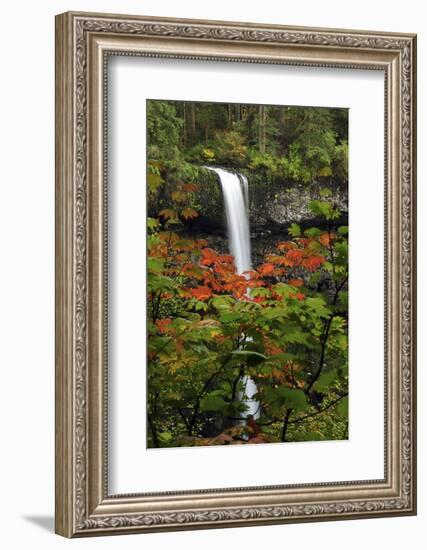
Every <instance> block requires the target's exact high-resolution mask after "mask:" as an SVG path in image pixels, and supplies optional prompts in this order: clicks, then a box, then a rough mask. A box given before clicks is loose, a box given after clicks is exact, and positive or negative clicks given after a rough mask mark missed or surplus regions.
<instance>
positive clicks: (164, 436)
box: [159, 432, 172, 444]
mask: <svg viewBox="0 0 427 550" xmlns="http://www.w3.org/2000/svg"><path fill="white" fill-rule="evenodd" d="M159 439H160V441H161V442H162V443H166V444H167V443H169V442H170V441H171V439H172V434H171V433H169V432H161V433H159Z"/></svg>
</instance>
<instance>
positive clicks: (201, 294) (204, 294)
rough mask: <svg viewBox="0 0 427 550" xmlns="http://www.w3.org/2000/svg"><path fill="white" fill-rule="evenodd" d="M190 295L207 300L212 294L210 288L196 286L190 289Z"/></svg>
mask: <svg viewBox="0 0 427 550" xmlns="http://www.w3.org/2000/svg"><path fill="white" fill-rule="evenodd" d="M191 295H192V296H193V297H194V298H197V299H198V300H207V299H208V298H210V297H211V296H212V289H210V288H209V287H208V286H197V287H196V288H192V289H191Z"/></svg>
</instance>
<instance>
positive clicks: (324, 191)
mask: <svg viewBox="0 0 427 550" xmlns="http://www.w3.org/2000/svg"><path fill="white" fill-rule="evenodd" d="M327 169H328V170H329V172H330V173H329V174H320V172H321V171H322V170H321V171H320V172H319V176H323V175H325V176H330V175H331V169H330V168H329V167H328V168H327ZM323 170H325V168H323ZM319 195H320V196H321V197H330V196H331V195H332V191H331V190H330V189H328V188H327V187H322V189H320V191H319Z"/></svg>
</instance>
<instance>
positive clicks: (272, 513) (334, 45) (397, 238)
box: [56, 13, 416, 537]
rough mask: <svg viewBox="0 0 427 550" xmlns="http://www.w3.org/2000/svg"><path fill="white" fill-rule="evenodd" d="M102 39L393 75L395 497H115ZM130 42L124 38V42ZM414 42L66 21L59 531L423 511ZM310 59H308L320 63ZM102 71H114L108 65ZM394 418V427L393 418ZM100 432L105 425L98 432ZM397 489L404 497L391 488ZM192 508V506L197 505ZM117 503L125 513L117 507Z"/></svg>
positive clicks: (179, 24) (358, 34)
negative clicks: (109, 436)
mask: <svg viewBox="0 0 427 550" xmlns="http://www.w3.org/2000/svg"><path fill="white" fill-rule="evenodd" d="M102 35H105V36H106V37H107V38H108V39H110V38H111V37H113V38H114V39H115V40H116V42H117V44H118V47H117V48H115V49H114V51H113V53H114V54H116V55H135V51H134V49H133V48H132V47H129V45H128V44H127V43H126V41H125V39H126V40H127V39H129V38H130V39H131V41H132V44H134V43H135V40H138V39H146V38H147V37H148V38H150V37H153V38H154V39H155V40H157V41H159V39H161V40H164V41H165V43H166V40H172V41H175V42H176V43H177V44H180V40H183V41H186V42H188V41H190V43H191V42H192V41H194V44H195V45H196V44H202V45H203V44H204V43H207V42H209V43H212V41H213V42H214V44H215V49H216V53H215V55H212V54H209V55H203V53H202V54H196V55H195V54H190V53H188V52H187V53H182V52H181V51H180V50H179V47H178V48H177V50H178V51H177V53H173V52H171V51H170V48H169V50H168V52H167V53H164V52H163V53H162V51H161V46H160V47H158V46H156V48H157V49H156V50H155V51H154V52H153V51H151V52H145V53H144V52H139V53H138V54H139V55H151V56H154V57H159V56H162V55H166V56H168V57H185V58H192V59H209V60H211V61H215V60H227V61H244V62H253V63H260V62H261V63H266V62H268V63H288V64H289V63H293V64H299V65H311V66H313V65H315V66H324V67H326V66H329V67H337V66H339V67H347V68H350V69H351V68H360V67H369V68H373V69H375V68H377V69H378V68H381V69H383V70H384V71H385V75H386V80H388V81H390V82H391V84H390V87H389V89H388V92H387V93H388V99H387V97H386V105H387V101H389V102H391V97H390V96H393V98H394V101H395V104H394V105H395V106H396V107H393V105H391V103H389V107H388V108H386V116H390V115H393V117H394V120H395V123H396V121H398V124H399V128H400V129H399V132H398V134H399V139H398V140H396V141H398V142H396V143H388V144H386V151H387V147H388V150H389V151H390V152H392V153H393V162H394V163H395V164H394V165H393V162H391V163H390V162H389V163H388V166H389V169H390V171H391V172H393V171H394V176H393V174H391V175H390V177H391V178H392V179H391V180H390V181H391V183H392V187H393V189H392V191H391V192H392V194H393V197H394V200H397V201H398V203H399V205H400V206H399V208H398V218H397V221H396V220H395V221H394V225H393V227H390V229H392V231H391V234H390V235H388V238H389V239H390V240H391V243H392V245H393V246H394V247H395V248H397V249H398V251H399V252H398V254H397V256H394V260H395V263H396V260H397V261H398V263H399V265H398V266H395V268H396V269H397V271H396V273H398V274H399V275H400V278H399V280H400V284H399V294H400V298H399V300H398V302H399V303H398V304H396V309H395V311H398V312H400V314H399V318H397V316H396V315H395V316H394V317H393V319H392V324H393V331H394V334H395V335H396V337H397V338H398V339H399V342H400V346H399V355H400V357H399V376H398V378H397V379H399V380H400V385H399V388H396V387H395V388H394V391H397V394H396V395H397V401H398V402H397V404H396V406H397V409H398V411H399V414H398V417H397V418H398V426H396V422H395V421H393V422H394V429H395V430H396V432H395V433H396V434H398V436H397V439H398V441H397V443H396V445H397V447H395V448H396V449H398V451H399V455H398V456H394V457H393V461H394V462H396V461H397V463H398V468H397V470H396V472H397V474H393V475H394V477H395V479H394V484H393V483H391V480H390V479H387V476H386V479H385V480H384V481H385V482H386V483H385V485H384V487H385V489H384V490H386V485H387V483H388V485H387V489H388V490H389V492H388V493H384V495H385V494H387V495H388V496H381V494H375V495H374V493H372V495H371V496H370V493H369V485H370V484H371V485H372V486H373V485H374V484H375V482H374V481H372V480H371V481H370V482H369V481H367V482H364V483H365V486H366V487H367V488H368V489H366V491H367V492H366V491H365V492H363V493H358V494H355V493H354V494H353V493H351V490H352V489H351V487H352V485H354V482H353V483H352V482H348V483H347V484H320V485H317V486H313V487H314V488H316V487H317V489H318V495H319V494H320V493H319V490H320V489H321V487H322V486H323V487H324V486H325V485H326V486H331V487H332V488H334V487H335V486H336V488H337V489H342V488H343V486H346V487H348V494H347V495H346V494H345V493H342V495H341V496H340V497H339V498H335V499H334V498H333V497H327V498H323V497H322V498H319V496H318V497H317V500H316V498H312V497H310V498H309V497H307V499H306V501H305V502H304V497H303V495H301V496H300V497H299V498H300V499H302V502H299V501H294V502H293V501H292V499H291V500H290V501H289V502H287V501H286V498H284V499H283V503H281V504H278V505H268V504H266V502H268V501H261V498H260V504H259V505H256V504H255V505H254V504H251V505H247V506H246V505H240V502H241V498H240V499H239V497H238V496H237V495H236V494H235V493H239V490H235V491H234V493H233V495H234V496H232V497H230V498H235V500H234V501H232V500H230V503H228V502H227V504H226V505H224V499H223V498H221V494H222V492H221V490H218V491H215V492H210V494H209V495H206V497H208V496H209V498H210V500H209V501H208V500H206V502H205V503H204V504H203V502H202V501H203V496H204V495H203V494H204V493H208V491H198V492H194V491H193V495H194V498H195V499H196V500H197V503H195V504H194V506H190V507H187V509H185V507H183V508H181V507H180V506H179V498H181V497H182V498H185V495H183V493H181V494H179V493H173V494H175V495H177V499H178V504H177V503H176V501H174V505H173V506H172V507H171V508H170V507H169V508H168V505H167V497H162V498H163V499H166V500H164V502H165V503H166V504H165V507H164V510H162V509H161V508H160V509H159V507H158V506H157V507H156V506H154V508H153V509H152V510H151V511H150V510H145V509H144V511H141V508H140V507H138V505H139V504H140V501H141V499H138V495H128V496H126V495H123V496H117V497H114V496H108V495H107V494H106V483H105V467H106V456H105V437H106V434H104V439H102V437H101V438H98V439H96V437H93V435H92V433H95V431H94V430H92V428H91V426H92V424H91V423H92V422H95V424H96V423H98V424H102V423H103V422H105V418H104V420H103V419H102V418H100V416H102V414H103V412H104V413H105V411H102V407H101V408H100V407H99V406H98V405H99V404H100V403H101V405H102V403H104V402H103V400H102V398H101V397H99V396H98V397H97V398H96V399H95V401H94V403H95V405H94V406H92V405H90V404H91V402H92V401H91V399H92V398H91V393H92V392H93V391H94V388H93V387H91V386H90V384H89V369H91V368H92V367H91V363H90V357H89V355H90V350H89V346H90V345H91V344H90V335H89V334H88V332H89V329H88V325H89V320H90V319H89V318H90V310H91V307H92V306H91V304H90V301H91V299H92V297H91V293H90V292H89V291H88V287H89V286H90V285H91V284H93V283H91V282H90V280H89V267H90V265H88V255H89V256H90V254H91V252H90V241H91V238H92V235H91V231H92V226H91V223H90V219H89V218H90V208H93V204H91V198H92V196H91V194H90V190H89V189H88V186H89V185H91V184H92V179H91V175H90V169H89V168H90V167H89V164H90V163H91V160H90V159H91V155H92V153H91V147H92V145H93V140H92V139H91V137H90V136H91V134H90V132H89V129H88V126H89V125H90V124H91V120H92V119H91V112H89V111H90V109H89V105H90V104H91V99H90V93H92V92H93V89H92V92H91V86H90V84H89V80H90V72H91V70H92V67H91V65H90V64H91V63H92V62H93V60H92V58H91V55H92V56H93V54H92V53H91V52H92V51H93V50H92V49H91V48H92V45H93V42H92V43H91V40H92V39H93V40H96V39H97V37H101V41H102ZM120 40H123V43H122V44H121V42H120ZM232 42H233V43H239V44H244V45H246V46H248V48H249V50H248V51H250V47H251V46H259V45H261V44H262V45H264V44H267V45H269V44H271V45H273V46H274V47H275V46H286V47H288V46H289V48H290V50H289V51H291V52H292V51H293V50H292V47H297V49H296V50H295V55H294V56H293V57H292V56H289V55H288V56H287V57H286V56H285V58H284V59H281V58H280V54H279V55H274V56H273V57H272V58H269V57H268V55H257V56H256V55H254V56H253V57H251V55H250V54H249V55H247V56H245V57H242V58H239V57H238V56H236V55H235V56H232V57H230V55H228V54H227V53H226V55H224V54H223V53H222V49H223V46H222V45H223V44H230V43H232ZM159 43H161V42H159ZM170 43H171V42H168V44H170ZM91 44H92V45H91ZM415 45H416V43H415V36H413V35H402V34H399V35H392V34H387V33H367V32H363V31H340V30H329V29H327V30H324V29H303V28H285V27H274V26H266V25H263V26H258V25H254V24H243V23H242V24H241V23H225V22H210V21H192V20H164V19H161V18H147V17H141V18H139V17H135V16H111V15H98V14H84V13H81V14H80V13H67V14H63V15H60V16H58V17H57V44H56V46H57V82H56V86H57V178H56V179H57V203H56V204H57V222H56V223H57V279H56V280H57V305H56V308H57V366H56V369H57V374H56V376H57V383H56V426H57V448H56V453H57V464H56V468H57V485H56V530H57V532H58V533H59V534H62V535H64V536H68V537H72V536H87V535H93V534H110V533H113V534H114V533H123V532H135V531H138V532H143V531H156V530H157V531H158V530H173V529H191V528H203V527H205V528H206V527H224V526H235V525H256V524H265V523H277V522H279V523H280V522H282V523H283V522H285V521H313V520H321V519H325V520H326V519H345V518H353V517H376V516H384V515H399V514H414V513H415V507H416V505H415V485H416V477H415V443H416V441H415V257H414V251H415V231H414V227H415V63H416V57H415ZM304 52H307V53H308V54H310V55H309V57H310V56H311V59H308V58H307V56H306V55H304ZM318 52H320V53H318ZM328 52H330V53H328ZM333 52H334V53H336V52H339V53H340V55H341V57H340V59H339V60H338V61H336V60H334V56H333V55H332V53H333ZM359 52H367V53H369V54H370V58H369V59H367V60H364V57H363V55H362V54H361V53H359ZM254 53H255V50H254ZM107 54H108V52H107ZM376 54H381V55H384V56H385V57H383V58H382V59H381V63H380V62H379V60H378V59H376V57H375V56H376ZM103 55H106V51H104V52H103ZM103 65H104V63H103ZM396 68H397V69H396ZM102 70H103V71H105V67H103V69H102ZM98 80H100V79H98ZM96 86H97V90H99V89H101V87H102V86H103V82H101V81H97V82H96ZM95 93H96V91H95ZM396 97H397V99H396ZM396 111H397V112H396ZM98 123H100V121H99V119H98ZM388 139H389V140H390V139H391V137H390V136H389V138H388ZM397 156H398V157H399V158H396V157H397ZM92 164H93V162H92ZM393 166H394V167H393ZM104 170H105V168H104ZM102 177H105V174H102ZM97 375H98V380H99V383H100V386H99V387H98V391H99V392H101V391H102V388H101V386H102V384H103V383H104V382H105V373H102V370H101V371H99V372H98V371H97ZM390 399H391V397H390ZM94 417H97V420H96V418H95V419H94ZM91 419H92V420H91ZM388 420H389V421H390V422H391V421H392V420H393V419H392V418H389V419H388ZM104 427H105V426H104ZM392 428H393V426H392ZM91 430H92V431H91ZM101 432H102V426H101V427H100V428H99V432H96V433H101ZM93 439H96V442H95V443H97V442H98V443H99V442H100V444H101V446H103V448H102V449H101V450H99V449H98V450H97V451H91V449H90V448H89V443H88V442H91V441H92V440H93ZM91 444H92V443H91ZM388 458H391V457H388ZM94 477H96V478H98V481H97V483H96V484H95V485H96V488H95V489H94V484H93V483H92V479H93V478H94ZM391 485H393V487H394V492H390V487H391ZM310 487H311V486H310V485H302V486H300V489H301V490H302V491H303V490H305V489H309V488H310ZM331 487H329V488H331ZM262 489H266V488H262ZM298 490H299V489H298V487H294V488H292V491H293V493H292V494H294V493H297V492H298ZM241 491H245V488H242V489H241ZM255 492H256V491H255ZM261 492H262V491H260V497H261ZM270 492H271V491H270ZM171 494H172V493H171ZM173 494H172V495H173ZM240 494H241V493H240ZM216 495H217V496H218V498H219V502H220V503H221V505H219V506H216V505H215V496H216ZM377 495H378V496H377ZM185 502H186V503H187V504H188V501H185ZM233 502H234V504H233ZM117 504H118V505H119V506H116V507H115V506H114V505H117ZM120 506H121V507H120ZM192 508H193V509H192Z"/></svg>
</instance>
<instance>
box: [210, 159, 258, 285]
mask: <svg viewBox="0 0 427 550" xmlns="http://www.w3.org/2000/svg"><path fill="white" fill-rule="evenodd" d="M209 169H210V170H213V171H214V172H216V174H218V176H219V180H220V182H221V187H222V194H223V196H224V204H225V215H226V218H227V230H228V240H229V244H230V253H231V254H232V255H233V257H234V264H235V266H236V271H237V273H239V274H242V273H244V272H245V271H250V270H251V269H252V263H251V241H250V235H249V218H248V213H247V208H246V200H245V196H247V192H245V191H244V190H245V189H247V186H246V188H245V184H244V182H245V180H246V184H247V181H248V180H247V179H246V178H245V179H243V178H244V176H240V174H233V173H231V172H227V171H226V170H224V169H222V168H211V167H209ZM239 176H240V177H239ZM241 178H242V179H241ZM241 181H243V190H242V183H241Z"/></svg>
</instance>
